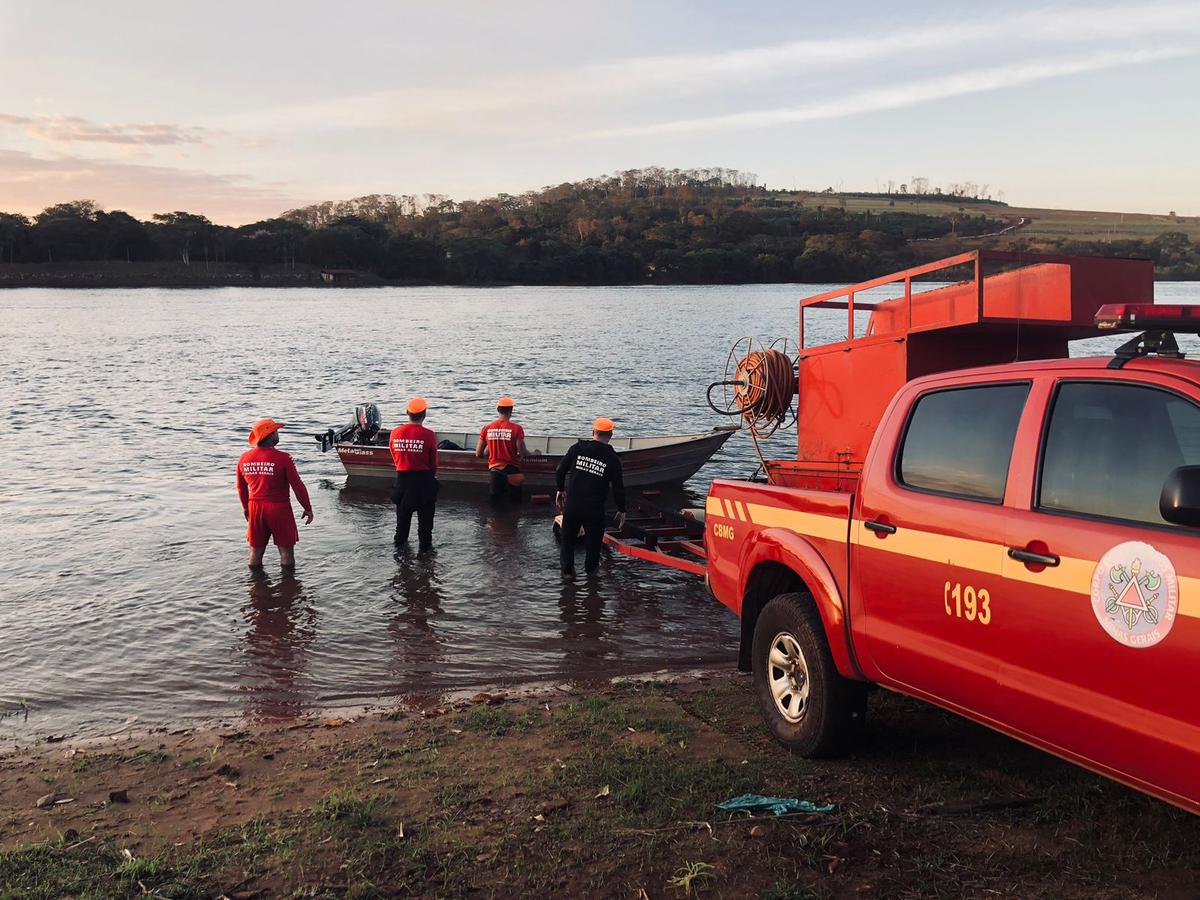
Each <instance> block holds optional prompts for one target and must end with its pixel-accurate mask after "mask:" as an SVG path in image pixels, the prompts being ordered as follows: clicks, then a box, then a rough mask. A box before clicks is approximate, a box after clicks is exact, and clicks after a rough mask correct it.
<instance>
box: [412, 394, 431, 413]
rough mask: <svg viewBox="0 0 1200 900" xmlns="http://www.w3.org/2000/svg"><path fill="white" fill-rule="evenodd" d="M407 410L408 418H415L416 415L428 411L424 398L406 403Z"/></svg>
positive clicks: (417, 398)
mask: <svg viewBox="0 0 1200 900" xmlns="http://www.w3.org/2000/svg"><path fill="white" fill-rule="evenodd" d="M407 409H408V414H409V415H410V416H415V415H417V414H418V413H423V412H425V410H427V409H429V404H428V403H426V402H425V398H424V397H413V398H412V399H411V400H409V401H408V407H407Z"/></svg>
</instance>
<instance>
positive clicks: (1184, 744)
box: [704, 251, 1200, 812]
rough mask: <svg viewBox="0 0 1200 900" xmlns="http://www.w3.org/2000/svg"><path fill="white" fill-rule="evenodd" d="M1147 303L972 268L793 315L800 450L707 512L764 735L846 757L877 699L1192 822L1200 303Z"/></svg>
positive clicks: (1087, 285)
mask: <svg viewBox="0 0 1200 900" xmlns="http://www.w3.org/2000/svg"><path fill="white" fill-rule="evenodd" d="M993 263H999V264H1000V267H1001V268H1004V269H1005V271H1001V272H998V273H997V274H994V275H986V274H985V272H984V266H985V264H988V265H990V264H993ZM964 265H966V266H973V267H974V272H973V277H971V278H969V279H966V280H963V281H959V282H957V283H954V284H951V285H949V286H943V287H939V288H937V289H934V290H927V291H924V292H920V291H918V290H917V288H920V287H921V286H922V282H921V280H920V279H921V278H922V277H923V276H929V275H930V274H931V273H936V272H937V271H938V270H939V269H947V268H950V267H955V266H964ZM914 279H917V281H916V282H915V283H914ZM881 290H882V295H883V297H884V299H883V300H882V301H880V302H872V298H878V297H879V296H880V294H881ZM1152 303H1153V271H1152V267H1151V265H1150V263H1149V262H1147V261H1142V260H1102V259H1090V258H1077V257H1061V258H1055V257H1029V256H1023V257H1017V256H1013V255H1010V254H1001V253H990V252H984V251H980V252H977V253H972V254H964V255H962V256H959V257H953V258H951V259H949V260H945V261H942V262H941V263H936V264H933V265H930V266H924V267H919V268H917V269H912V270H909V271H907V272H902V273H899V274H898V275H895V276H891V277H889V278H884V279H878V280H876V281H873V282H866V283H864V284H861V285H855V286H853V287H850V288H847V289H845V290H844V291H834V292H831V293H829V294H823V295H820V296H818V297H814V298H811V299H809V300H806V301H804V302H803V303H802V305H801V335H802V337H801V348H802V349H801V350H800V355H799V359H798V361H797V363H796V369H795V377H796V387H795V390H794V394H793V396H794V397H795V398H796V399H795V414H796V416H797V420H798V423H799V427H798V432H799V446H798V453H797V458H796V459H795V460H791V459H789V460H764V469H765V472H766V476H767V480H766V482H754V481H730V480H719V481H715V482H713V484H712V488H711V490H710V493H709V494H708V498H707V503H706V507H705V516H704V532H705V537H704V550H705V553H706V555H707V560H706V570H707V571H706V574H707V578H708V583H709V586H710V589H711V591H712V593H713V594H714V595H715V596H716V597H717V599H719V600H720V601H721V602H722V603H724V604H725V605H726V606H728V607H729V608H730V609H732V610H733V611H734V612H736V613H737V614H738V615H739V616H740V617H741V623H742V629H741V634H742V638H741V654H740V660H741V666H742V667H743V668H745V669H750V670H751V671H752V672H753V675H754V685H755V690H756V693H757V696H758V700H759V703H760V705H761V708H762V710H763V713H764V715H765V717H766V720H767V723H768V725H769V727H770V729H771V731H772V732H773V733H774V735H775V737H776V738H778V739H779V740H780V741H782V742H783V743H785V744H786V745H788V746H790V747H792V748H794V749H796V750H797V751H799V752H800V753H802V754H805V755H811V756H822V755H831V754H836V753H839V752H842V751H845V750H847V749H848V748H850V747H851V746H852V745H853V743H854V740H855V738H856V737H857V736H858V734H859V732H860V731H861V730H862V727H863V721H864V716H865V714H866V699H867V693H868V690H867V689H868V686H869V685H871V684H875V685H879V686H881V687H884V688H888V689H890V690H894V691H898V692H901V693H904V694H908V695H911V696H913V697H918V698H921V699H923V700H927V701H929V702H931V703H935V704H937V705H939V706H942V707H945V708H946V709H949V710H952V711H954V712H956V713H959V714H961V715H964V716H967V717H969V718H971V719H974V720H976V721H978V722H981V723H983V724H985V725H988V726H990V727H992V728H995V729H997V730H999V731H1002V732H1004V733H1006V734H1009V735H1011V736H1013V737H1016V738H1018V739H1020V740H1023V741H1027V742H1029V743H1031V744H1034V745H1036V746H1038V747H1041V748H1043V749H1045V750H1047V751H1049V752H1051V753H1054V754H1057V755H1059V756H1061V757H1064V758H1066V759H1068V760H1071V761H1073V762H1075V763H1078V764H1079V765H1082V766H1086V767H1088V768H1090V769H1092V770H1094V771H1096V772H1100V773H1102V774H1104V775H1107V776H1109V777H1112V778H1114V779H1117V780H1119V781H1122V782H1124V783H1126V784H1128V785H1131V786H1133V787H1135V788H1138V789H1140V790H1143V791H1146V792H1148V793H1151V794H1154V795H1156V796H1158V797H1160V798H1162V799H1164V800H1167V801H1169V802H1172V803H1175V804H1178V805H1179V806H1182V807H1184V808H1186V809H1189V810H1191V811H1192V812H1200V699H1198V696H1200V694H1198V693H1197V692H1198V690H1200V362H1194V361H1190V360H1187V359H1184V358H1182V356H1181V355H1180V354H1179V353H1178V352H1177V348H1176V344H1175V341H1174V338H1173V337H1172V336H1171V334H1170V333H1169V332H1171V331H1187V332H1191V333H1193V334H1195V333H1196V332H1197V331H1200V327H1197V326H1200V317H1197V318H1193V317H1192V316H1191V313H1192V312H1197V313H1200V308H1191V307H1167V306H1155V307H1148V304H1152ZM1111 304H1123V305H1115V306H1114V305H1111ZM815 309H840V310H847V311H848V315H847V336H846V339H845V340H840V341H837V342H834V343H827V344H825V345H823V346H819V347H808V348H805V347H804V338H803V332H804V321H805V316H806V315H811V311H812V310H815ZM810 331H811V328H810ZM1112 331H1146V334H1144V335H1142V336H1141V337H1138V338H1135V339H1134V340H1133V341H1130V342H1128V343H1127V344H1126V345H1125V346H1123V347H1122V348H1121V350H1119V351H1118V352H1117V353H1116V355H1110V356H1104V357H1099V358H1076V359H1072V358H1070V356H1069V353H1068V349H1067V345H1068V342H1069V341H1070V340H1072V339H1075V338H1081V337H1089V336H1096V335H1100V334H1104V333H1108V332H1112ZM966 366H971V367H969V368H968V367H966Z"/></svg>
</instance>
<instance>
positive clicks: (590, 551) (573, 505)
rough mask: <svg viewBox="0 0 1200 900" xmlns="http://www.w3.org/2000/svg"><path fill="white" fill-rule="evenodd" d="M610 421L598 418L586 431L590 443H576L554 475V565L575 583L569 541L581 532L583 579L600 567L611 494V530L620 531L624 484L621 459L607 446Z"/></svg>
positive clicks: (571, 548) (572, 544)
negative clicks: (557, 519)
mask: <svg viewBox="0 0 1200 900" xmlns="http://www.w3.org/2000/svg"><path fill="white" fill-rule="evenodd" d="M613 427H614V426H613V423H612V420H611V419H605V418H599V419H597V420H596V421H595V422H594V423H593V425H592V439H591V440H586V439H585V440H581V441H577V442H576V443H575V444H574V445H573V446H572V447H571V449H570V450H568V451H567V453H566V455H565V456H564V457H563V458H562V462H560V463H559V464H558V469H557V470H556V471H555V473H554V480H555V484H556V485H557V487H558V493H557V494H556V495H555V498H554V502H555V503H556V504H557V505H558V508H559V509H561V510H562V528H561V537H562V543H561V544H560V545H559V565H560V567H561V569H562V574H563V577H564V578H574V577H575V541H576V540H577V539H578V537H579V529H580V528H583V534H584V539H583V542H584V548H585V550H586V554H585V556H584V563H583V568H584V571H585V572H586V573H587V574H588V575H594V574H596V570H597V569H598V568H599V567H600V546H601V545H602V544H603V543H604V504H605V501H607V499H608V492H609V489H610V488H611V489H612V495H613V500H614V501H615V502H616V504H617V527H618V528H622V527H624V525H625V479H624V474H623V472H622V469H621V458H620V457H619V456H618V455H617V451H616V450H614V449H613V448H612V447H610V446H609V443H608V442H609V441H611V440H612V433H613Z"/></svg>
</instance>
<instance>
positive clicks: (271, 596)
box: [238, 571, 318, 722]
mask: <svg viewBox="0 0 1200 900" xmlns="http://www.w3.org/2000/svg"><path fill="white" fill-rule="evenodd" d="M248 581H249V584H250V600H249V602H248V603H247V604H246V605H245V606H244V607H242V615H243V616H245V619H246V635H245V639H244V640H243V642H242V644H241V646H240V648H239V649H240V651H241V653H242V658H243V660H244V663H243V666H242V668H241V671H240V672H239V673H238V680H239V689H240V690H241V692H242V696H243V698H244V700H245V715H246V717H247V718H248V719H249V720H250V721H254V722H277V721H280V720H285V719H291V718H295V717H296V716H297V715H300V714H301V713H303V712H304V710H305V709H306V708H307V699H308V698H306V697H305V694H304V685H303V681H304V668H305V664H304V656H305V650H306V649H307V647H308V646H309V645H311V644H312V642H313V640H315V639H316V636H317V620H318V616H317V611H316V609H314V608H313V607H312V605H311V604H310V603H309V602H308V600H307V598H306V597H305V595H304V583H303V582H302V581H301V580H300V579H299V578H297V577H295V576H294V575H292V574H289V573H286V572H285V573H281V574H280V575H278V576H275V577H273V576H271V575H269V574H267V572H265V571H257V572H251V573H250V575H249V576H248Z"/></svg>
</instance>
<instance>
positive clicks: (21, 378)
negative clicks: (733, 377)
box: [0, 285, 1197, 737]
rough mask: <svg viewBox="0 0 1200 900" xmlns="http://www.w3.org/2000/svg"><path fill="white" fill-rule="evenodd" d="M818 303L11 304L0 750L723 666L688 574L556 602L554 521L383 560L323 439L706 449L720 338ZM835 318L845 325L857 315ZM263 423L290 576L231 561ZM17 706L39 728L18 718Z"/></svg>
mask: <svg viewBox="0 0 1200 900" xmlns="http://www.w3.org/2000/svg"><path fill="white" fill-rule="evenodd" d="M1189 291H1190V292H1191V293H1190V294H1188V293H1187V292H1189ZM812 292H815V289H810V288H805V287H801V286H795V285H770V286H751V287H711V288H644V289H643V288H594V289H593V288H587V289H579V288H521V289H515V288H514V289H471V290H460V289H456V288H383V289H347V290H339V291H336V292H334V291H321V290H304V289H297V290H273V289H258V290H254V289H218V290H170V291H167V290H132V291H121V290H113V291H88V290H77V291H54V290H43V289H29V290H9V291H3V292H0V346H2V347H3V348H4V353H2V354H0V425H2V426H3V427H0V456H2V457H3V458H4V459H5V460H6V461H8V462H9V465H8V466H6V468H5V483H4V487H3V488H2V489H0V548H3V550H2V552H3V554H4V555H3V560H4V568H3V573H4V579H3V582H2V586H0V634H3V635H4V637H5V644H4V650H3V651H2V652H0V736H3V735H14V734H16V735H20V736H22V737H27V736H30V735H33V734H45V733H47V732H59V733H62V732H69V733H73V734H83V735H86V734H96V733H106V732H108V731H110V730H111V729H112V728H113V726H114V725H120V724H122V723H124V722H125V721H126V720H127V719H129V718H130V717H133V716H136V717H138V721H139V723H140V724H141V725H143V726H148V725H153V724H155V723H172V722H178V721H181V720H187V719H196V718H210V717H219V716H228V715H231V714H237V713H244V714H245V715H247V716H249V717H251V718H255V719H280V718H286V717H289V716H293V715H296V714H297V713H300V712H303V711H307V710H312V709H315V708H319V707H322V706H332V705H336V704H342V703H349V704H353V703H360V702H372V701H376V700H384V701H386V700H388V699H394V698H421V697H425V698H429V697H436V696H437V695H438V694H439V693H441V692H445V691H447V690H456V689H464V688H478V687H482V686H485V685H497V684H499V685H506V684H509V685H511V684H519V683H522V682H528V681H529V680H531V679H538V680H542V679H547V680H548V679H555V680H562V679H569V678H586V677H590V676H597V675H600V676H602V675H613V674H619V673H635V672H646V671H651V670H656V669H665V668H683V667H694V666H704V665H713V666H727V665H731V664H732V662H733V659H734V653H735V649H736V642H737V624H736V620H735V619H734V617H733V615H732V614H730V613H729V612H728V611H726V610H725V609H724V608H723V607H722V606H720V605H719V604H717V603H716V602H714V601H713V600H712V598H711V597H709V596H708V593H707V591H706V590H705V588H704V584H703V582H702V580H701V579H698V578H695V577H693V576H690V575H686V574H684V573H682V572H676V571H673V570H667V569H661V568H656V567H653V566H650V565H648V564H646V563H642V562H638V561H636V560H630V559H627V558H624V557H606V559H605V560H604V562H603V563H602V566H601V576H602V577H601V578H600V579H599V580H597V581H595V582H579V583H577V584H575V585H567V586H564V585H563V584H562V583H561V581H560V580H559V577H558V567H557V547H556V545H555V542H554V539H553V536H552V532H551V520H552V516H553V512H552V510H551V508H550V507H549V506H536V505H532V504H530V503H526V504H525V505H523V506H521V507H520V508H519V509H513V508H504V507H500V508H494V507H492V506H491V504H490V503H488V501H487V500H486V498H484V497H481V496H478V495H476V494H473V493H469V492H467V493H464V492H462V491H461V490H459V491H457V492H456V491H455V490H454V489H451V488H449V487H447V489H446V490H444V491H443V492H442V496H441V497H440V498H439V502H438V511H437V518H436V522H435V532H434V540H435V544H436V545H437V548H438V549H437V554H436V555H435V556H434V557H432V558H431V559H429V560H416V559H413V558H410V557H408V556H406V555H405V554H403V553H401V554H399V555H396V554H394V550H393V547H392V532H393V529H394V523H395V515H394V512H393V507H392V506H391V504H390V503H389V502H388V500H387V497H386V495H376V494H371V493H360V492H354V491H349V490H346V489H344V487H343V486H344V484H345V475H344V472H343V471H342V468H341V465H340V463H339V462H338V460H337V458H336V456H334V455H333V454H327V455H321V454H320V453H319V452H317V450H316V449H315V445H314V444H313V443H312V441H311V439H310V437H309V435H310V434H311V433H315V432H317V431H320V430H323V429H324V428H326V427H328V426H330V425H334V424H341V423H344V422H346V421H348V420H349V417H350V415H351V411H352V410H353V408H354V405H355V404H356V403H359V402H363V401H368V400H370V401H376V402H378V403H379V404H380V406H381V409H382V412H383V415H384V419H385V424H389V425H390V424H391V423H392V422H394V421H395V419H396V416H397V414H398V411H399V410H400V409H401V401H402V399H403V398H405V397H407V396H410V395H411V394H413V393H420V394H422V395H423V396H425V397H426V398H428V399H429V400H430V403H431V411H430V418H429V424H430V425H431V426H433V427H435V428H437V427H439V426H440V427H443V428H446V429H451V430H454V429H472V430H473V429H476V428H479V427H480V426H482V425H483V424H484V423H485V422H488V421H490V420H491V419H492V418H494V416H495V408H494V403H495V398H496V396H497V395H498V394H500V393H509V394H511V395H513V396H514V397H515V398H516V400H517V413H518V416H517V418H518V419H519V421H520V422H521V423H522V424H523V425H524V426H525V427H526V429H528V430H530V431H532V432H535V433H554V434H568V435H569V434H581V433H583V432H585V431H586V430H587V427H588V423H590V422H591V420H592V419H593V418H594V417H595V416H597V415H601V414H603V415H610V416H613V417H614V418H615V419H616V420H617V424H618V427H619V428H620V429H621V430H622V432H623V433H628V434H666V433H676V434H678V433H687V432H697V431H705V430H708V429H709V428H712V427H713V426H714V425H721V424H724V423H725V420H724V419H721V418H719V417H717V416H715V415H713V414H712V413H711V412H710V411H709V410H708V408H707V407H706V406H705V404H704V401H703V395H704V388H705V387H706V385H707V383H708V382H709V381H710V380H714V379H716V378H718V377H720V371H721V368H722V366H723V365H724V362H725V359H726V356H727V354H728V351H729V346H730V344H731V343H732V341H733V339H734V338H735V337H738V336H741V335H746V334H754V335H758V336H760V337H773V336H780V335H794V333H795V331H796V302H797V300H798V298H799V297H801V296H804V295H806V294H808V293H812ZM1196 294H1197V286H1195V285H1160V286H1159V295H1160V300H1163V301H1169V300H1170V299H1172V298H1177V299H1185V298H1186V297H1188V296H1191V297H1195V296H1196ZM824 312H826V311H820V310H818V311H817V312H816V313H815V314H814V317H815V318H814V321H813V322H810V326H811V328H812V331H811V332H810V333H812V334H815V333H817V332H819V331H820V329H821V328H822V327H824V326H822V325H821V322H820V321H818V320H820V317H821V314H823V313H824ZM828 313H829V321H828V323H827V324H828V328H829V329H831V330H830V331H829V333H830V334H833V333H835V332H837V331H838V330H840V329H841V328H842V327H844V317H843V316H842V315H841V314H840V313H838V312H836V311H828ZM482 340H486V345H484V344H482V343H481V341H482ZM1110 346H1111V342H1110ZM495 348H503V349H502V351H499V350H496V349H495ZM263 415H271V416H273V417H275V418H277V419H279V420H281V421H284V422H288V423H291V424H290V425H289V427H288V428H286V429H285V430H284V431H283V432H282V444H281V447H282V449H283V450H285V451H287V452H289V453H291V454H292V455H293V456H294V457H295V458H296V462H297V465H298V468H299V470H300V473H301V475H302V476H303V477H304V479H305V481H306V483H307V484H308V486H309V489H310V492H311V494H312V498H313V503H314V508H315V512H316V522H315V523H314V524H313V525H310V526H303V525H302V526H301V527H300V544H299V545H298V547H297V561H298V569H297V572H296V575H295V577H293V578H284V577H281V576H280V574H279V569H278V564H277V562H276V561H275V559H276V557H275V556H274V554H273V553H272V554H269V555H268V561H269V563H268V566H267V570H266V573H265V574H264V575H261V576H250V575H248V574H247V571H246V567H245V542H244V534H245V522H244V520H243V518H242V515H241V508H240V506H239V504H238V501H237V496H236V493H235V491H234V479H233V469H234V464H235V462H236V460H237V458H238V456H239V454H240V453H241V452H242V450H243V449H244V448H245V446H246V444H245V434H246V430H247V428H248V427H249V425H250V423H251V422H253V421H254V420H255V419H257V418H259V417H260V416H263ZM794 440H795V438H794V436H792V435H786V434H783V435H780V436H779V438H777V439H776V440H775V441H773V446H774V448H775V449H774V451H773V452H775V453H778V454H779V455H781V456H787V455H790V454H791V453H792V452H794V446H795V445H794ZM757 464H758V461H757V459H756V458H755V456H754V452H753V449H752V448H751V446H750V443H749V441H748V440H746V439H745V438H744V437H743V436H740V435H739V436H735V437H734V438H733V439H732V440H731V441H729V443H728V444H726V446H725V449H723V450H722V451H721V453H720V454H719V455H718V456H717V457H716V458H715V459H714V460H713V462H712V463H711V464H710V465H709V466H708V467H706V468H705V469H704V470H703V471H702V472H701V473H700V475H699V476H697V477H696V478H694V479H692V481H691V482H690V483H689V484H688V485H687V486H686V490H685V491H684V493H683V494H682V495H680V496H676V497H672V498H663V499H664V502H676V503H681V504H692V505H695V504H697V503H700V502H702V499H703V496H704V493H705V491H706V489H707V485H708V482H709V480H710V479H711V478H713V477H718V476H719V477H746V476H748V475H749V474H750V473H751V472H753V471H754V469H755V468H756V467H757ZM22 700H24V701H27V702H28V703H29V704H30V707H31V708H30V716H29V720H28V722H25V721H23V718H22V716H20V715H17V716H8V717H5V716H4V715H3V713H4V710H5V709H12V708H16V709H18V710H19V709H20V708H21V707H20V703H21V701H22Z"/></svg>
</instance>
